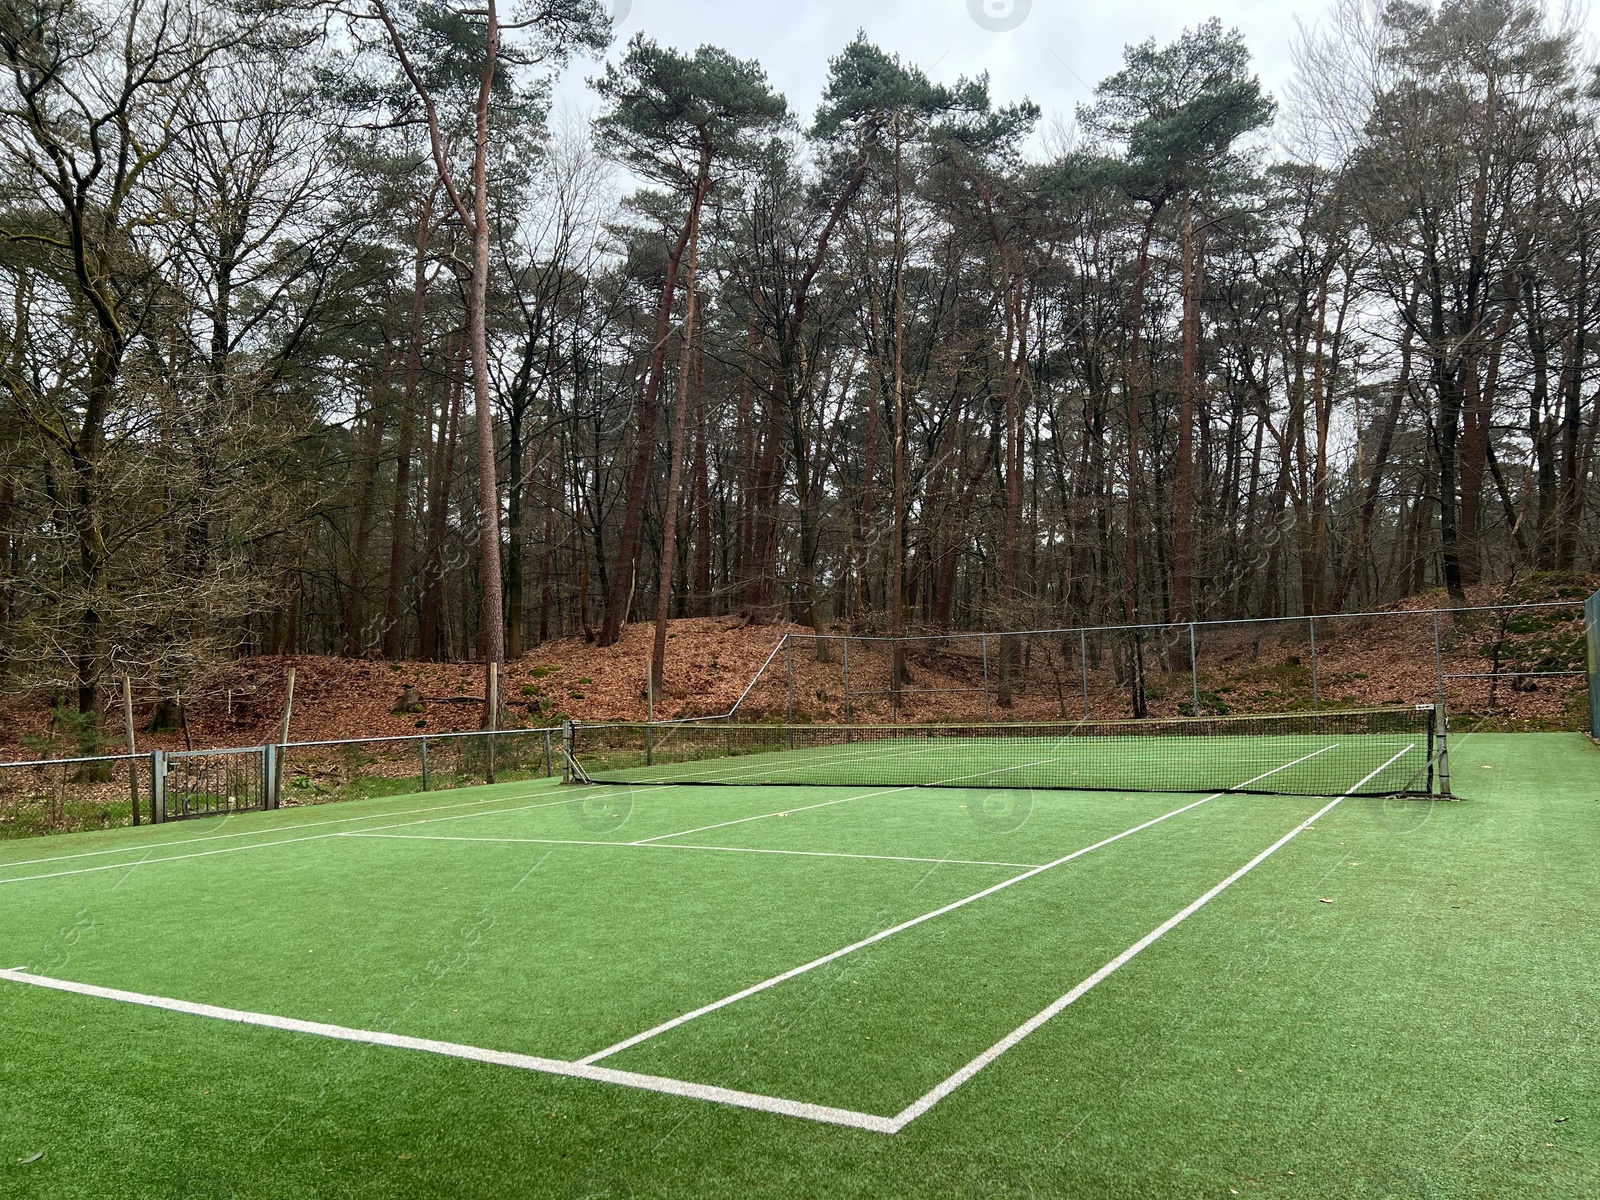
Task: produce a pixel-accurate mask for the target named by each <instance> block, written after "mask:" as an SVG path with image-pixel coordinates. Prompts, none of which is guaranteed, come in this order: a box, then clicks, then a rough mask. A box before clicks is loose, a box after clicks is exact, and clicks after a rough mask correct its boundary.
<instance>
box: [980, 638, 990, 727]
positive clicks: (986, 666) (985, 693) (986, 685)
mask: <svg viewBox="0 0 1600 1200" xmlns="http://www.w3.org/2000/svg"><path fill="white" fill-rule="evenodd" d="M982 641H983V723H984V724H985V725H987V724H988V723H989V635H988V634H987V633H986V634H984V635H983V637H982Z"/></svg>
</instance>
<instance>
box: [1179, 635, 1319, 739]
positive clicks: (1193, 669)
mask: <svg viewBox="0 0 1600 1200" xmlns="http://www.w3.org/2000/svg"><path fill="white" fill-rule="evenodd" d="M1189 683H1190V686H1191V687H1192V688H1193V690H1194V712H1193V714H1192V715H1193V716H1196V717H1198V716H1199V715H1200V668H1199V665H1198V660H1197V659H1196V657H1195V650H1194V622H1193V621H1190V622H1189ZM1315 690H1316V688H1315V686H1314V685H1313V687H1312V691H1313V692H1315Z"/></svg>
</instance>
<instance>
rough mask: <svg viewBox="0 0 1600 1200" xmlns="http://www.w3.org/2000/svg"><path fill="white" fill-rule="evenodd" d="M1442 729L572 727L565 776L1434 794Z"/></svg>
mask: <svg viewBox="0 0 1600 1200" xmlns="http://www.w3.org/2000/svg"><path fill="white" fill-rule="evenodd" d="M1441 723H1442V717H1441ZM1434 727H1435V714H1434V710H1432V709H1429V708H1421V709H1414V708H1385V709H1358V710H1343V711H1335V712H1323V713H1292V714H1284V715H1273V716H1226V717H1203V718H1183V719H1178V720H1143V721H1135V720H1117V721H1077V722H1070V723H1069V722H1060V723H1044V724H947V725H898V726H890V725H732V724H717V723H708V722H695V723H688V724H673V723H656V724H595V725H585V724H573V725H572V726H570V727H569V730H568V733H567V750H568V764H567V766H568V777H569V779H575V780H578V781H587V782H595V783H630V784H631V783H652V784H655V783H694V784H738V785H758V784H789V785H795V784H800V785H807V784H809V785H817V786H849V787H857V786H866V787H873V786H882V787H906V786H910V787H961V788H1006V787H1027V788H1082V789H1092V790H1095V791H1151V792H1255V793H1264V794H1271V795H1294V796H1339V795H1345V794H1352V795H1396V794H1427V793H1431V792H1432V790H1433V761H1434V739H1435V728H1434ZM1369 776H1370V778H1369ZM1361 780H1366V782H1365V783H1363V784H1361V786H1360V790H1359V791H1357V792H1352V791H1351V789H1352V788H1354V787H1356V786H1357V784H1358V782H1359V781H1361Z"/></svg>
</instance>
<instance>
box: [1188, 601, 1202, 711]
mask: <svg viewBox="0 0 1600 1200" xmlns="http://www.w3.org/2000/svg"><path fill="white" fill-rule="evenodd" d="M1189 686H1190V688H1191V690H1192V691H1193V693H1194V715H1195V716H1197V717H1198V716H1199V715H1200V667H1199V665H1198V662H1197V659H1196V658H1195V649H1194V622H1193V621H1190V622H1189Z"/></svg>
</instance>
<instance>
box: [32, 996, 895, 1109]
mask: <svg viewBox="0 0 1600 1200" xmlns="http://www.w3.org/2000/svg"><path fill="white" fill-rule="evenodd" d="M0 979H4V980H8V981H10V982H12V983H24V984H29V985H32V986H34V987H42V988H51V989H53V990H55V991H58V992H74V993H76V994H78V995H80V996H93V997H96V998H98V999H101V1000H117V1001H121V1002H122V1003H124V1004H139V1005H143V1006H145V1007H146V1008H161V1009H166V1010H167V1011H169V1012H178V1013H186V1014H188V1015H190V1016H195V1017H211V1018H213V1019H214V1020H219V1021H233V1022H236V1023H237V1024H240V1025H259V1026H262V1027H264V1028H267V1029H278V1030H283V1031H285V1032H287V1033H309V1034H313V1035H315V1036H317V1037H325V1038H334V1039H336V1040H338V1041H342V1042H361V1043H364V1044H367V1045H371V1046H390V1047H393V1048H395V1049H399V1050H422V1051H425V1052H426V1053H429V1054H441V1055H444V1056H446V1057H449V1058H464V1059H468V1060H470V1061H472V1062H481V1063H492V1064H494V1065H495V1066H501V1067H517V1068H520V1069H522V1070H524V1071H539V1072H541V1073H543V1074H546V1075H565V1076H569V1077H571V1078H575V1079H589V1080H594V1081H596V1082H599V1083H614V1084H620V1085H622V1086H623V1087H632V1088H641V1089H643V1090H645V1091H650V1092H662V1093H664V1094H666V1095H669V1096H684V1097H687V1098H689V1099H691V1100H709V1101H711V1102H713V1103H715V1104H729V1105H732V1106H734V1107H735V1108H750V1109H755V1110H757V1111H759V1112H770V1113H778V1114H780V1115H782V1116H786V1117H801V1118H804V1119H805V1120H808V1121H822V1122H825V1123H827V1124H830V1125H845V1126H848V1127H851V1128H854V1129H865V1130H868V1131H870V1132H873V1133H891V1132H893V1130H892V1129H890V1124H891V1120H890V1118H888V1117H880V1116H875V1115H873V1114H872V1113H864V1112H856V1111H855V1110H854V1109H849V1108H832V1107H830V1106H828V1105H826V1104H808V1103H806V1102H804V1101H802V1100H785V1099H784V1098H782V1097H781V1096H763V1095H761V1094H760V1093H757V1092H742V1091H738V1090H737V1089H734V1088H724V1087H715V1086H713V1085H711V1084H705V1083H690V1082H689V1081H687V1080H683V1079H669V1078H667V1077H665V1076H662V1075H641V1074H639V1073H638V1072H636V1071H616V1070H613V1069H611V1068H610V1067H591V1066H587V1065H585V1064H583V1063H574V1062H567V1061H566V1060H564V1059H559V1058H539V1057H537V1056H535V1055H532V1054H513V1053H511V1052H509V1051H505V1050H489V1049H485V1048H484V1047H481V1046H466V1045H462V1044H461V1043H459V1042H441V1041H436V1040H434V1039H432V1038H418V1037H407V1036H406V1035H404V1034H399V1033H387V1032H384V1031H382V1030H376V1029H352V1028H350V1027H348V1026H345V1025H330V1024H327V1023H325V1022H322V1021H301V1020H298V1019H297V1018H294V1017H280V1016H276V1015H274V1014H272V1013H258V1012H248V1011H246V1010H243V1009H238V1008H222V1007H219V1006H217V1005H215V1004H196V1003H194V1002H192V1001H189V1000H176V999H173V998H171V997H168V996H151V995H147V994H145V993H143V992H128V991H123V990H122V989H120V988H105V987H97V986H95V985H94V984H88V983H75V982H73V981H71V980H66V979H51V978H49V977H48V976H44V975H33V974H30V973H29V972H27V971H25V970H21V969H18V970H14V971H4V970H0Z"/></svg>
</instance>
